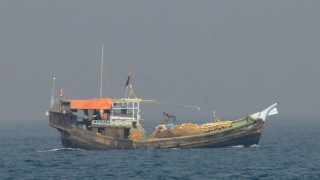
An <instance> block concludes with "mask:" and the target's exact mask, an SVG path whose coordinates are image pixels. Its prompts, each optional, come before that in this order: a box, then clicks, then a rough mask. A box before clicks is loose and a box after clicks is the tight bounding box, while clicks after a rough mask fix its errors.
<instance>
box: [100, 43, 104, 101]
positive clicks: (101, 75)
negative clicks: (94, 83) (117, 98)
mask: <svg viewBox="0 0 320 180" xmlns="http://www.w3.org/2000/svg"><path fill="white" fill-rule="evenodd" d="M101 49H102V50H101V67H100V68H101V70H100V71H101V74H100V98H102V77H103V49H104V44H102V48H101Z"/></svg>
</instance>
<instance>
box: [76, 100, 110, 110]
mask: <svg viewBox="0 0 320 180" xmlns="http://www.w3.org/2000/svg"><path fill="white" fill-rule="evenodd" d="M111 107H112V99H110V98H96V99H90V100H70V108H71V109H111Z"/></svg>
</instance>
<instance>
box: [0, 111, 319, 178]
mask: <svg viewBox="0 0 320 180" xmlns="http://www.w3.org/2000/svg"><path fill="white" fill-rule="evenodd" d="M147 129H148V130H149V129H151V127H147ZM142 178H145V179H320V118H283V117H280V116H278V117H276V118H272V119H269V120H268V121H267V122H266V124H265V127H264V132H263V134H262V137H261V139H260V143H259V145H258V146H254V147H249V148H244V147H227V148H216V149H167V150H112V151H85V150H79V149H78V150H77V149H63V148H62V147H61V142H60V135H59V133H58V131H57V130H55V129H53V128H51V127H49V126H48V121H47V120H45V119H44V120H43V121H39V122H35V121H33V122H32V123H30V124H28V123H23V124H19V123H7V124H3V125H1V127H0V179H142Z"/></svg>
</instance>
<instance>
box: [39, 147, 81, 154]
mask: <svg viewBox="0 0 320 180" xmlns="http://www.w3.org/2000/svg"><path fill="white" fill-rule="evenodd" d="M56 151H85V150H84V149H79V148H54V149H44V150H37V152H39V153H43V152H56Z"/></svg>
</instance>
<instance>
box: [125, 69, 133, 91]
mask: <svg viewBox="0 0 320 180" xmlns="http://www.w3.org/2000/svg"><path fill="white" fill-rule="evenodd" d="M131 74H132V72H131V70H129V74H128V79H127V82H126V87H127V86H128V85H129V81H130V77H131Z"/></svg>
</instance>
